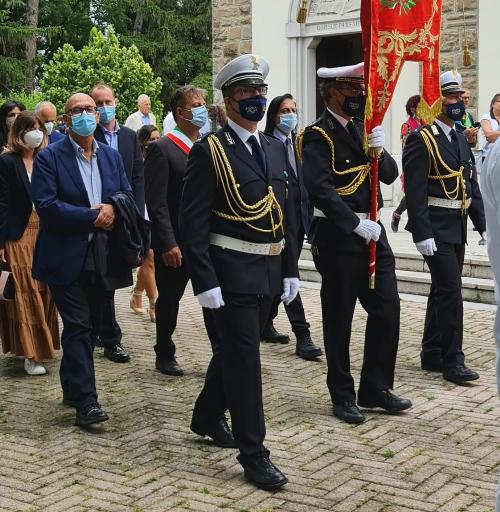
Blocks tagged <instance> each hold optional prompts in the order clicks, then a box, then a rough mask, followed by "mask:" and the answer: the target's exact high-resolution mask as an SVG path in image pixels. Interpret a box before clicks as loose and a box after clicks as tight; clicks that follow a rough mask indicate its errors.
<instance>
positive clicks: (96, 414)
mask: <svg viewBox="0 0 500 512" xmlns="http://www.w3.org/2000/svg"><path fill="white" fill-rule="evenodd" d="M108 419H109V418H108V415H107V414H106V411H105V410H104V409H102V408H101V406H100V405H99V404H98V403H95V404H91V405H88V406H87V407H84V408H83V409H77V410H76V419H75V425H78V426H79V427H88V426H89V425H95V424H96V423H102V422H103V421H107V420H108Z"/></svg>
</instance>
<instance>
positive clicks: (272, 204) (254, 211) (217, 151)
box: [206, 134, 284, 235]
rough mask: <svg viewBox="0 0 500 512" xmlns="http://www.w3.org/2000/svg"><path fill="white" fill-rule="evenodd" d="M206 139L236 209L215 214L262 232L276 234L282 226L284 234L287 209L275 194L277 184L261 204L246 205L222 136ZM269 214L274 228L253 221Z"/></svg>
mask: <svg viewBox="0 0 500 512" xmlns="http://www.w3.org/2000/svg"><path fill="white" fill-rule="evenodd" d="M206 141H207V143H208V147H209V149H210V155H211V157H212V163H213V166H214V169H215V175H216V178H217V186H220V187H222V191H223V192H224V196H225V198H226V201H227V207H228V209H229V210H230V211H231V212H232V214H228V213H224V212H220V211H218V210H212V213H213V214H214V215H217V217H220V218H222V219H225V220H230V221H234V222H243V223H244V224H246V225H247V226H248V227H249V228H251V229H253V230H255V231H260V232H262V233H273V235H276V231H277V230H278V229H281V231H282V233H284V226H283V212H282V210H281V206H280V204H279V202H278V200H277V199H276V196H275V195H274V192H273V187H272V186H269V187H268V189H267V195H266V196H265V197H263V198H262V199H261V200H260V201H258V202H257V203H255V204H252V205H249V204H246V203H245V201H244V200H243V198H242V197H241V194H240V192H239V190H238V189H239V184H238V183H236V180H235V178H234V173H233V170H232V168H231V164H230V163H229V159H228V158H227V155H226V152H225V151H224V147H223V146H222V144H221V142H220V140H219V138H218V137H217V135H215V134H212V135H210V136H208V137H207V139H206ZM273 212H274V214H275V215H276V216H277V220H275V218H274V215H273ZM266 215H269V220H270V225H271V228H270V229H263V228H258V227H256V226H253V225H252V224H251V223H252V222H254V221H256V220H259V219H262V218H263V217H265V216H266Z"/></svg>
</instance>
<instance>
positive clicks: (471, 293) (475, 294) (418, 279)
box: [299, 260, 495, 304]
mask: <svg viewBox="0 0 500 512" xmlns="http://www.w3.org/2000/svg"><path fill="white" fill-rule="evenodd" d="M299 270H300V277H301V279H302V280H303V281H309V282H314V283H320V282H321V276H320V275H319V273H318V272H317V271H316V268H315V267H314V263H313V262H312V261H310V260H300V261H299ZM396 277H397V280H398V290H399V292H400V293H407V294H412V295H423V296H427V295H428V294H429V289H430V285H431V276H430V274H429V273H428V272H422V271H418V272H415V271H411V270H400V269H396ZM462 297H463V299H464V301H467V302H480V303H483V304H495V287H494V283H493V280H492V279H482V278H478V277H463V278H462Z"/></svg>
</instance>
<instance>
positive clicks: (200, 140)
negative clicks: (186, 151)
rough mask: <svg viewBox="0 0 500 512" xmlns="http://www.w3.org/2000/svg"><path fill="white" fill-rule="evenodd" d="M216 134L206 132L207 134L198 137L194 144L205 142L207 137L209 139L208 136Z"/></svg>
mask: <svg viewBox="0 0 500 512" xmlns="http://www.w3.org/2000/svg"><path fill="white" fill-rule="evenodd" d="M215 134H216V132H208V133H205V135H203V137H200V138H199V139H198V140H197V141H196V142H205V141H206V140H207V139H208V137H210V135H215Z"/></svg>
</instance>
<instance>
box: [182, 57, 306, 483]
mask: <svg viewBox="0 0 500 512" xmlns="http://www.w3.org/2000/svg"><path fill="white" fill-rule="evenodd" d="M268 71H269V66H268V64H267V62H266V61H265V60H264V59H263V58H262V57H259V56H258V55H242V56H240V57H238V58H236V59H234V60H233V61H231V62H230V63H229V64H227V65H226V66H224V68H223V69H222V70H221V71H220V72H219V74H218V75H217V77H216V79H215V87H216V88H218V89H221V90H222V94H223V96H224V102H225V106H226V110H227V116H228V123H227V124H226V125H225V126H224V127H223V128H222V129H220V130H218V131H217V133H215V134H210V135H208V136H206V137H204V138H203V139H202V140H201V141H200V142H199V143H196V144H195V145H194V146H193V148H192V150H191V152H190V155H189V160H188V169H187V173H186V178H185V184H184V191H183V195H182V201H181V206H180V217H179V224H180V232H181V238H182V241H183V248H184V257H185V259H186V261H187V263H188V268H189V272H190V276H191V279H192V283H193V289H194V292H195V294H196V295H197V297H198V301H199V303H200V304H201V305H202V306H203V307H204V308H210V309H213V310H214V312H215V321H216V325H217V329H218V332H219V333H220V345H219V346H216V347H214V354H213V357H212V360H211V361H210V364H209V367H208V370H207V375H206V378H205V385H204V387H203V390H202V391H201V393H200V395H199V396H198V399H197V400H196V404H195V407H194V411H193V417H192V422H191V429H192V430H193V431H194V432H195V433H198V434H203V433H210V432H211V431H213V429H214V428H216V425H218V424H219V422H220V421H221V419H222V418H223V415H224V412H225V410H226V408H229V412H230V413H231V420H232V431H233V435H234V438H235V440H236V444H237V446H238V448H239V451H240V454H239V456H238V460H239V462H240V464H241V465H242V466H243V468H244V471H245V476H246V477H247V478H248V479H249V480H250V481H251V482H252V483H254V484H255V485H256V486H258V487H260V488H263V489H267V490H273V489H278V488H280V487H282V486H283V485H284V484H285V483H286V482H287V478H286V477H285V476H284V475H283V473H281V471H279V469H278V468H276V467H275V466H274V465H273V464H272V463H271V461H270V460H269V451H268V450H267V449H266V448H265V446H264V438H265V431H266V429H265V423H264V411H263V404H262V384H261V373H260V356H259V345H260V337H261V329H262V327H263V326H262V323H263V322H264V321H266V320H267V318H268V315H269V307H270V305H271V301H272V298H273V297H275V296H276V295H278V294H280V293H281V294H282V295H281V298H282V300H283V301H284V302H285V303H290V302H291V301H292V300H293V299H294V298H295V297H296V295H297V292H298V288H299V280H298V269H297V254H296V251H297V240H296V226H295V225H294V220H295V212H294V204H293V201H291V200H290V199H289V198H288V194H287V191H288V183H287V181H288V176H287V174H288V172H287V169H288V162H287V158H286V153H285V148H284V146H283V144H282V143H281V142H280V141H278V140H276V139H274V138H273V137H269V136H266V135H264V134H262V133H260V132H258V130H257V123H258V122H259V121H260V120H261V119H262V118H263V116H264V112H265V107H266V98H265V95H266V93H267V86H266V84H265V82H264V79H265V77H266V76H267V74H268ZM285 240H286V244H284V241H285ZM283 246H285V251H284V252H282V251H283ZM208 435H210V434H208Z"/></svg>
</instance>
